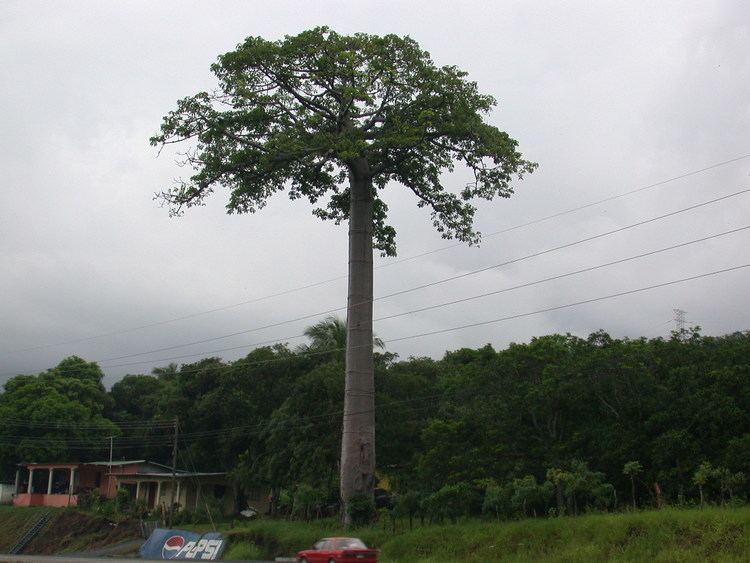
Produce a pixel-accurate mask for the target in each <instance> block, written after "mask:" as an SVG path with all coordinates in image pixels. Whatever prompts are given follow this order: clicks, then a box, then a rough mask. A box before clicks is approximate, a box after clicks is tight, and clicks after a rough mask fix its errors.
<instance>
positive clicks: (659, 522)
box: [225, 507, 750, 563]
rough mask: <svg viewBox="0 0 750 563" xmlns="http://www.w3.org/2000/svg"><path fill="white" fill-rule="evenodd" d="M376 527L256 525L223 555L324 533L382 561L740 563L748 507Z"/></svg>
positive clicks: (285, 546)
mask: <svg viewBox="0 0 750 563" xmlns="http://www.w3.org/2000/svg"><path fill="white" fill-rule="evenodd" d="M399 530H400V531H399V532H398V533H396V534H395V535H394V534H393V533H392V531H391V530H390V529H389V528H388V527H386V526H383V525H381V524H378V525H375V526H370V527H364V528H360V529H357V530H355V531H348V532H346V531H344V530H342V529H341V528H340V527H338V526H337V524H336V522H335V521H333V520H329V521H323V522H315V523H302V522H283V521H269V520H264V521H258V522H254V523H248V524H243V525H241V526H239V527H235V528H234V529H231V530H228V531H227V532H226V533H227V535H228V537H229V538H230V541H231V544H230V548H229V550H228V551H227V553H226V555H225V557H226V558H227V559H233V558H239V557H240V556H241V555H242V554H251V555H252V556H253V557H275V556H277V555H285V556H291V555H293V554H294V553H296V552H297V551H298V550H300V549H305V548H308V547H309V546H310V545H312V544H313V542H315V541H316V540H317V539H319V538H321V537H324V536H329V535H342V534H343V535H356V536H357V537H360V538H362V539H363V540H364V541H365V543H367V544H368V545H375V546H376V547H377V548H378V549H380V560H381V561H383V562H384V563H387V562H403V563H406V562H410V563H438V562H441V563H443V562H444V563H448V562H461V561H467V562H469V561H470V562H477V563H479V562H483V561H514V562H515V561H517V562H521V561H560V562H563V561H565V562H582V563H583V562H590V561H664V562H666V561H671V562H677V561H680V562H683V561H696V562H698V561H701V562H702V561H746V560H747V553H748V552H749V551H750V508H747V507H742V508H721V507H710V508H704V509H695V508H694V509H677V508H669V509H664V510H659V511H644V512H625V513H618V514H589V515H585V516H579V517H569V516H566V517H561V518H544V519H542V518H536V519H524V520H517V521H509V522H490V521H481V520H476V519H469V520H462V521H460V522H458V523H457V524H442V525H440V524H432V525H430V524H428V525H425V526H421V525H417V526H416V527H415V528H414V529H413V530H411V531H410V530H409V529H408V526H402V527H400V528H399Z"/></svg>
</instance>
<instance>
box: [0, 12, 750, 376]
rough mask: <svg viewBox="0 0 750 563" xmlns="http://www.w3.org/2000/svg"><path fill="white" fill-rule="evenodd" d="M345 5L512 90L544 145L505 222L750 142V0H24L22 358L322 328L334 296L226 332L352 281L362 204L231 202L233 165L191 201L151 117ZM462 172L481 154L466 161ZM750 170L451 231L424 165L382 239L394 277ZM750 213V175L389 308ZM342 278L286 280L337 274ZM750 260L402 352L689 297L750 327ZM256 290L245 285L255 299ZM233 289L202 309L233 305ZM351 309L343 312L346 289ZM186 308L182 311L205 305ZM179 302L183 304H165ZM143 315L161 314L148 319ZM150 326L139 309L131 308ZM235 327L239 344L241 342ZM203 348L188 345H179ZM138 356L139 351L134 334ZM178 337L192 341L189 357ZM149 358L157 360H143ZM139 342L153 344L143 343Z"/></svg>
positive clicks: (504, 304) (700, 250) (361, 19)
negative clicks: (437, 225)
mask: <svg viewBox="0 0 750 563" xmlns="http://www.w3.org/2000/svg"><path fill="white" fill-rule="evenodd" d="M317 25H327V26H330V27H332V28H333V29H335V30H336V31H338V32H339V33H343V34H348V33H354V32H360V31H361V32H367V33H374V34H386V33H396V34H400V35H410V36H411V37H413V38H414V39H415V40H417V41H418V42H419V43H420V45H421V46H422V48H424V49H426V50H427V51H429V52H430V53H431V54H432V57H433V59H434V60H435V62H436V63H438V64H440V65H443V64H451V65H457V66H459V67H461V68H462V69H464V70H466V71H467V72H468V73H469V76H470V78H471V79H472V80H475V81H477V82H478V84H479V86H480V89H481V91H483V92H485V93H488V94H492V95H493V96H495V97H496V98H497V99H498V101H499V105H498V107H497V108H496V110H495V111H494V112H493V113H492V115H490V116H489V117H488V120H489V122H490V123H492V124H493V125H496V126H498V127H499V128H501V129H503V130H506V131H508V132H509V133H510V134H511V136H513V137H514V138H516V139H518V140H519V142H520V147H521V150H522V151H523V153H524V155H525V156H526V157H527V158H529V159H531V160H534V161H536V162H538V163H539V169H538V171H537V172H536V173H535V174H533V175H532V176H530V177H528V178H526V179H524V180H523V181H522V182H519V183H518V184H517V185H516V194H515V195H514V196H513V197H512V198H511V199H509V200H498V201H495V202H492V203H489V204H483V205H481V206H480V211H479V213H478V217H477V226H478V227H479V229H480V230H481V231H482V232H483V233H485V234H487V233H495V232H498V231H502V230H503V229H507V228H508V227H512V226H515V225H519V224H524V223H527V222H531V221H534V220H536V219H539V218H542V217H545V216H549V215H552V214H556V213H558V212H560V211H565V210H568V209H571V208H576V207H579V206H582V205H585V204H587V203H590V202H594V201H598V200H601V199H604V198H607V197H609V196H613V195H617V194H621V193H624V192H628V191H631V190H635V189H637V188H641V187H645V186H648V185H650V184H654V183H657V182H660V181H662V180H666V179H669V178H673V177H675V176H680V175H683V174H685V173H688V172H692V171H696V170H699V169H702V168H705V167H707V166H711V165H713V164H717V163H720V162H725V161H728V160H731V159H737V158H738V157H741V156H743V155H748V154H750V57H748V53H750V10H748V9H747V3H746V2H744V1H743V0H738V1H735V2H731V1H725V2H706V1H694V2H686V1H674V2H667V1H663V2H658V3H654V2H632V0H628V1H623V2H596V3H592V2H588V1H580V2H565V3H562V2H525V1H517V2H505V1H504V2H487V1H482V2H479V1H474V2H472V1H463V2H456V1H452V2H442V1H436V0H430V1H422V2H408V3H407V2H375V1H358V2H352V1H351V0H347V1H343V0H342V1H328V2H325V1H316V2H310V1H300V2H292V1H286V0H277V1H275V2H229V1H223V2H220V3H219V2H185V1H180V2H177V1H171V2H170V1H160V2H153V1H148V2H146V1H143V2H138V1H129V2H114V1H112V2H106V1H93V0H91V1H89V2H74V1H69V2H52V1H50V2H34V1H28V0H23V1H9V0H4V1H3V2H0V69H2V70H0V72H2V80H1V81H0V132H1V135H0V171H2V176H0V253H1V255H2V258H3V268H2V275H1V276H0V375H1V376H2V378H0V381H1V380H4V379H5V378H7V376H9V375H14V374H17V373H37V372H39V371H42V370H44V369H46V368H48V367H52V366H54V365H55V364H57V363H58V362H59V361H60V360H61V359H63V358H64V357H66V356H69V355H72V354H76V355H79V356H81V357H84V358H86V359H88V360H96V361H99V362H100V365H102V366H103V368H104V370H105V373H106V374H107V383H108V384H111V383H112V382H113V381H116V380H117V379H118V378H119V377H121V376H122V375H123V374H125V373H149V372H150V371H151V369H152V368H153V367H156V366H163V365H166V364H167V363H169V361H175V362H177V363H182V362H190V361H195V360H196V359H198V358H201V357H206V356H219V357H222V358H224V359H226V360H233V359H236V358H239V357H242V356H244V355H245V354H247V353H248V351H249V350H250V349H252V348H253V347H254V345H257V344H258V343H262V342H270V341H274V340H279V339H281V340H284V341H287V342H289V343H290V345H297V344H299V343H301V342H302V340H301V339H299V338H292V337H295V336H296V335H299V334H300V333H301V332H302V330H303V329H304V327H305V326H307V325H309V324H312V323H313V322H315V318H311V319H307V320H303V321H298V322H292V323H289V324H285V325H282V326H278V327H276V328H273V329H265V330H257V331H253V332H246V333H245V334H241V335H237V336H234V337H230V338H224V339H219V340H213V341H209V342H205V343H203V344H196V345H191V346H185V347H181V348H171V349H167V350H163V351H160V352H154V353H150V354H143V355H134V354H140V353H142V352H148V351H151V350H156V349H161V348H170V347H173V346H177V345H181V344H185V343H189V342H194V341H198V340H206V339H212V338H215V337H220V336H223V335H226V334H229V333H236V332H240V331H251V330H252V329H255V328H258V327H262V326H265V325H268V324H274V323H280V322H282V321H285V320H289V319H294V318H297V317H302V316H306V315H310V314H314V313H317V312H320V311H325V310H328V309H334V308H336V307H340V306H342V305H344V304H345V302H346V294H345V291H346V289H345V288H346V285H345V279H344V278H341V277H339V276H342V275H344V274H345V272H346V227H345V226H343V225H342V226H335V225H333V224H330V223H327V222H321V221H320V220H318V219H316V218H314V217H313V216H312V215H311V207H310V205H309V204H308V203H306V202H304V201H301V200H298V201H295V202H290V201H288V199H286V196H285V195H282V194H279V195H278V196H276V197H274V198H273V199H272V200H271V202H270V204H269V205H268V207H267V208H266V209H264V210H263V211H262V212H260V213H258V214H256V215H242V216H236V215H232V216H229V215H226V214H225V209H224V205H225V204H226V200H227V198H226V196H227V194H226V193H225V192H223V191H221V190H218V191H217V193H216V194H215V195H214V196H213V197H212V198H211V199H210V200H209V201H208V205H207V206H205V207H200V208H194V209H192V210H189V212H188V213H187V214H186V215H185V216H184V217H182V218H173V219H170V218H169V217H168V214H167V211H166V209H163V208H160V207H159V205H158V203H157V202H155V201H153V199H152V197H153V194H154V192H155V191H157V190H160V189H163V188H165V187H168V186H169V185H170V184H171V182H172V180H173V179H174V178H175V177H177V176H179V175H181V174H182V175H183V176H184V175H186V171H185V170H180V169H179V168H178V167H177V166H176V165H175V162H174V158H173V156H172V155H171V154H169V153H163V154H162V155H161V156H160V157H159V158H157V154H156V152H157V151H156V150H155V149H154V148H152V147H150V146H149V144H148V138H149V136H150V135H152V134H153V133H155V132H156V131H157V130H158V127H159V125H160V123H161V118H162V116H163V115H164V114H166V112H168V111H169V110H171V109H173V108H174V105H175V101H176V100H177V99H178V98H180V97H183V96H187V95H192V94H194V93H196V92H198V91H200V90H203V89H210V88H211V87H212V86H213V85H214V84H215V80H214V78H213V76H212V74H211V72H210V70H209V66H210V64H211V63H212V62H213V61H214V60H215V59H216V57H217V56H218V55H219V54H221V53H224V52H227V51H229V50H232V49H233V48H234V47H235V46H236V45H237V44H238V43H239V42H241V41H242V40H243V39H244V38H245V37H247V36H249V35H260V36H263V37H266V38H268V39H279V38H282V37H283V36H284V35H285V34H296V33H298V32H300V31H302V30H305V29H308V28H311V27H314V26H317ZM446 185H447V186H448V187H450V188H453V187H456V186H461V185H462V176H461V174H460V173H457V174H456V175H455V176H449V177H447V179H446ZM749 187H750V158H745V159H739V160H736V161H734V162H732V163H729V164H725V165H722V166H718V167H715V168H712V169H711V170H707V171H705V172H701V173H698V174H694V175H691V176H689V177H686V178H683V179H680V180H677V181H674V182H669V183H666V184H663V185H660V186H656V187H653V188H649V189H646V190H643V191H640V192H638V193H636V194H633V195H630V196H627V197H623V198H619V199H615V200H612V201H610V202H607V203H604V204H600V205H596V206H591V207H587V208H585V209H582V210H580V211H577V212H574V213H568V214H565V215H561V216H559V217H556V218H554V219H550V220H547V221H543V222H537V223H534V224H533V225H530V226H526V227H522V228H518V229H515V230H513V231H510V232H506V233H502V234H498V235H496V236H490V237H486V238H485V240H484V242H483V244H482V245H481V247H480V248H469V247H466V246H457V247H454V248H450V249H448V250H444V251H441V252H435V253H431V254H428V255H426V256H423V257H421V258H418V259H414V260H409V261H405V262H402V263H396V264H393V265H391V266H389V264H392V263H393V262H395V261H397V260H400V259H403V258H406V257H412V256H415V255H418V254H422V253H425V252H427V251H431V250H435V249H440V248H442V247H445V246H446V245H451V241H444V240H442V239H441V238H440V237H439V235H438V234H437V233H435V232H434V231H433V229H432V227H431V224H430V221H429V216H428V214H427V213H425V212H423V211H424V210H418V209H417V208H416V201H415V200H414V197H413V196H410V195H409V193H407V190H406V189H404V188H403V187H402V186H399V185H392V186H389V187H388V189H387V191H386V193H385V199H386V200H387V202H388V203H389V205H390V207H391V210H392V212H391V222H392V224H393V225H394V226H395V227H396V229H397V231H398V235H397V237H398V238H397V243H398V250H399V257H398V258H397V259H380V258H378V259H377V262H376V264H377V265H382V266H388V267H383V268H379V269H377V270H376V275H375V277H376V279H375V294H376V296H377V295H384V294H388V293H392V292H394V291H398V290H401V289H406V288H410V287H414V286H418V285H422V284H426V283H430V282H433V281H436V280H440V279H443V278H447V277H451V276H456V275H459V274H462V273H466V272H470V271H473V270H476V269H479V268H483V267H486V266H489V265H492V264H499V263H502V262H505V261H508V260H510V259H514V258H517V257H522V256H525V255H528V254H533V253H536V252H539V251H542V250H545V249H548V248H552V247H555V246H559V245H562V244H565V243H568V242H572V241H576V240H579V239H582V238H586V237H589V236H592V235H596V234H598V233H603V232H606V231H610V230H613V229H616V228H618V227H623V226H626V225H630V224H632V223H636V222H639V221H642V220H644V219H648V218H650V217H655V216H658V215H662V214H665V213H668V212H671V211H675V210H679V209H682V208H685V207H688V206H691V205H694V204H698V203H702V202H705V201H708V200H711V199H715V198H717V197H720V196H723V195H727V194H732V193H734V192H737V191H740V190H743V189H747V188H749ZM747 225H750V193H745V194H740V195H737V196H734V197H731V198H728V199H726V200H723V201H719V202H716V203H713V204H710V205H706V206H703V207H700V208H696V209H694V210H692V211H688V212H685V213H681V214H677V215H674V216H672V217H670V218H668V219H664V220H659V221H655V222H652V223H649V224H647V225H644V226H641V227H638V228H633V229H629V230H625V231H622V232H620V233H617V234H613V235H611V236H605V237H601V238H598V239H596V240H593V241H591V242H588V243H585V244H580V245H577V246H574V247H571V248H567V249H564V250H560V251H556V252H551V253H548V254H544V255H542V256H539V257H536V258H533V259H528V260H523V261H520V262H516V263H514V264H512V265H510V266H505V267H500V268H497V269H494V270H490V271H486V272H483V273H481V274H477V275H471V276H466V277H464V278H462V279H459V280H456V281H453V282H448V283H444V284H440V285H437V286H433V287H431V288H429V289H425V290H420V291H414V292H411V293H407V294H404V295H401V296H398V297H394V298H390V299H383V300H379V301H377V302H376V304H375V316H376V317H383V316H390V315H393V314H397V313H401V312H406V311H411V310H413V309H417V308H421V307H426V306H429V305H433V304H439V303H443V302H446V301H449V300H454V299H460V298H464V297H469V296H473V295H477V294H481V293H486V292H489V291H494V290H499V289H503V288H506V287H510V286H514V285H518V284H523V283H527V282H531V281H535V280H538V279H542V278H545V277H550V276H554V275H558V274H561V273H564V272H568V271H573V270H577V269H581V268H586V267H589V266H596V265H598V264H602V263H605V262H608V261H612V260H617V259H620V258H625V257H629V256H632V255H636V254H640V253H643V252H647V251H651V250H657V249H660V248H663V247H666V246H669V245H673V244H676V243H681V242H687V241H691V240H694V239H697V238H700V237H705V236H709V235H713V234H717V233H720V232H723V231H726V230H729V229H733V228H738V227H744V226H747ZM748 243H750V230H747V231H741V232H738V233H735V234H731V235H726V236H722V237H719V238H715V239H712V240H710V241H706V242H702V243H698V244H693V245H690V246H687V247H684V248H682V249H678V250H673V251H670V252H665V253H661V254H657V255H654V256H651V257H648V258H643V259H639V260H635V261H630V262H626V263H623V264H619V265H615V266H611V267H608V268H603V269H600V270H597V271H594V272H589V273H586V274H581V275H577V276H572V277H569V278H566V279H562V280H557V281H552V282H548V283H544V284H540V285H534V286H531V287H528V288H524V289H519V290H514V291H510V292H505V293H501V294H498V295H495V296H491V297H485V298H481V299H476V300H474V301H470V302H465V303H462V304H460V305H454V306H448V307H443V308H439V309H433V310H430V311H424V312H421V313H415V314H410V315H405V316H401V317H397V318H393V319H390V320H384V321H381V322H377V323H376V326H375V330H376V332H377V334H378V335H379V336H380V337H381V338H382V339H384V340H386V341H388V340H391V339H401V338H403V337H407V336H412V335H416V334H420V333H425V332H432V331H437V330H442V329H447V328H451V327H456V326H460V325H466V324H470V323H475V322H481V321H486V320H491V319H497V318H501V317H506V316H512V315H518V314H524V313H529V312H533V311H536V310H539V309H545V308H550V307H556V306H559V305H565V304H569V303H574V302H577V301H581V300H585V299H590V298H593V297H598V296H606V295H610V294H613V293H618V292H623V291H627V290H631V289H636V288H639V287H644V286H648V285H654V284H658V283H663V282H668V281H671V280H677V279H680V278H685V277H689V276H693V275H698V274H703V273H707V272H711V271H715V270H719V269H724V268H728V267H733V266H738V265H742V264H746V263H749V262H750V252H749V251H748V248H749V244H748ZM331 278H338V279H337V280H335V281H332V282H330V283H327V284H323V285H319V286H316V287H313V288H309V289H305V290H301V291H296V292H291V293H287V294H285V295H283V296H280V297H269V298H266V299H261V300H259V298H265V297H268V296H269V295H272V294H275V293H279V292H285V291H286V290H291V289H296V288H299V287H301V286H305V285H309V284H313V283H315V282H318V281H322V280H329V279H331ZM748 282H750V268H747V269H744V270H739V271H734V272H730V273H725V274H722V275H717V276H713V277H709V278H704V279H700V280H696V281H691V282H687V283H682V284H678V285H673V286H668V287H664V288H661V289H656V290H652V291H648V292H642V293H636V294H632V295H629V296H624V297H620V298H616V299H610V300H606V301H602V302H597V303H591V304H587V305H581V306H577V307H571V308H567V309H562V310H558V311H550V312H547V313H543V314H537V315H531V316H527V317H522V318H519V319H515V320H511V321H505V322H499V323H495V324H490V325H485V326H480V327H475V328H470V329H463V330H458V331H451V332H446V333H443V334H440V335H432V336H424V337H419V338H412V339H405V340H398V341H397V342H392V343H391V344H389V345H388V349H389V350H391V351H394V352H397V353H398V354H399V355H400V356H401V357H402V358H407V357H409V356H421V355H429V356H432V357H440V356H442V355H443V353H444V352H445V351H446V350H447V349H456V348H460V347H464V346H470V347H478V346H482V345H484V344H486V343H491V344H492V345H493V346H495V347H496V348H503V347H505V346H506V345H507V344H508V343H510V342H524V341H528V340H529V339H531V338H532V337H533V336H538V335H543V334H549V333H553V332H571V333H573V334H577V335H580V336H586V335H587V334H589V333H590V332H592V331H595V330H598V329H604V330H606V331H608V332H610V333H611V334H613V335H615V336H618V337H622V336H629V337H639V336H648V337H654V336H660V335H661V336H666V335H668V334H669V331H670V330H671V329H672V328H673V327H674V323H673V322H672V321H671V319H672V318H673V312H672V310H673V309H674V308H680V309H684V310H686V311H687V320H688V323H689V324H691V325H692V324H700V325H701V326H702V327H703V330H704V332H705V333H706V334H716V335H719V334H724V333H727V332H733V331H737V330H747V329H748V328H750V327H749V326H748V320H747V319H748V311H750V307H748V305H750V292H748V290H747V288H748ZM239 303H244V304H242V305H237V306H232V307H228V306H230V305H236V304H239ZM218 308H223V309H222V310H221V311H217V312H213V313H209V314H202V313H205V312H206V311H209V310H214V309H218ZM340 314H341V315H342V316H343V315H344V312H343V311H342V312H341V313H340ZM186 316H187V317H189V318H186V319H185V318H183V319H182V320H177V321H173V322H163V321H171V320H173V319H177V318H180V317H186ZM157 323H158V324H157ZM144 325H152V326H150V327H147V328H138V327H144ZM131 329H132V330H131ZM225 348H234V349H233V350H225V351H221V352H215V351H216V350H219V349H225ZM188 354H191V355H193V356H189V357H181V358H175V357H176V356H185V355H188ZM118 358H119V359H118ZM172 358H174V359H172ZM136 362H137V363H136ZM123 364H128V365H123Z"/></svg>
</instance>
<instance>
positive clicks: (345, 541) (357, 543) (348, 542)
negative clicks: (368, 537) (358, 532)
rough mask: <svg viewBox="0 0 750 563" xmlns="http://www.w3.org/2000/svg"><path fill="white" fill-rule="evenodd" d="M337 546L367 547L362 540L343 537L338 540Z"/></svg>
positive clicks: (345, 547)
mask: <svg viewBox="0 0 750 563" xmlns="http://www.w3.org/2000/svg"><path fill="white" fill-rule="evenodd" d="M336 547H338V548H339V549H367V546H366V545H365V544H364V543H362V540H358V539H357V538H342V539H340V540H336Z"/></svg>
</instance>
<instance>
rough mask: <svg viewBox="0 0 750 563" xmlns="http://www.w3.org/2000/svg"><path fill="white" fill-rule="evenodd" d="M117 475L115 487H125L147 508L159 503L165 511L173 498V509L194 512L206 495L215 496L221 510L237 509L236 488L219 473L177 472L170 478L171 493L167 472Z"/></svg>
mask: <svg viewBox="0 0 750 563" xmlns="http://www.w3.org/2000/svg"><path fill="white" fill-rule="evenodd" d="M117 478H118V482H119V488H121V489H125V490H127V491H128V493H129V494H130V498H131V499H133V500H135V501H136V502H142V503H143V504H144V505H145V507H146V508H147V509H148V510H155V509H157V508H158V507H160V506H161V507H162V509H163V510H165V511H166V510H167V509H168V507H169V505H170V504H171V503H172V499H174V503H175V505H176V508H177V510H188V511H190V512H195V511H196V510H198V509H199V508H200V507H201V506H202V504H201V503H202V502H203V499H207V498H212V499H218V500H219V501H220V502H221V505H222V512H223V513H224V514H233V513H234V512H236V510H237V502H236V491H235V489H234V487H232V486H230V485H228V484H227V482H226V479H225V478H224V476H223V474H214V475H211V474H209V475H206V474H195V473H192V474H188V473H178V474H177V475H176V476H175V479H174V483H175V486H174V497H173V496H172V476H171V475H169V474H163V475H153V474H152V475H142V474H141V475H138V474H135V475H122V476H118V477H117Z"/></svg>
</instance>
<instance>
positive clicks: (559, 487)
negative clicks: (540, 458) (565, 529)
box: [547, 467, 573, 516]
mask: <svg viewBox="0 0 750 563" xmlns="http://www.w3.org/2000/svg"><path fill="white" fill-rule="evenodd" d="M572 479H573V474H572V473H570V472H569V471H564V470H563V469H559V468H557V467H551V468H549V469H548V470H547V480H548V481H549V482H550V483H552V485H553V486H554V488H555V499H556V500H557V515H558V516H562V515H563V514H565V490H566V488H567V485H568V483H570V481H572Z"/></svg>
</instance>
